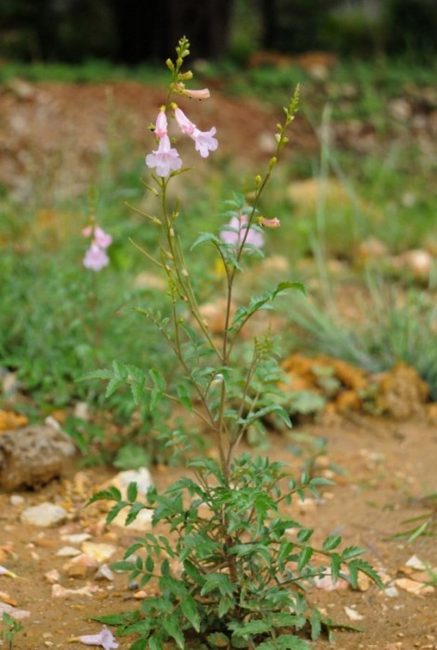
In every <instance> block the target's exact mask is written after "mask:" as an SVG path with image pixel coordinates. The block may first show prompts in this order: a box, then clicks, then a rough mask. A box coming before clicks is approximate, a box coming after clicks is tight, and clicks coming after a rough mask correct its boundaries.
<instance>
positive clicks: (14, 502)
mask: <svg viewBox="0 0 437 650" xmlns="http://www.w3.org/2000/svg"><path fill="white" fill-rule="evenodd" d="M9 502H10V504H11V506H21V505H23V503H24V497H22V496H20V495H19V494H12V495H11V497H10V498H9Z"/></svg>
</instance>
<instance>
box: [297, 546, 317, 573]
mask: <svg viewBox="0 0 437 650" xmlns="http://www.w3.org/2000/svg"><path fill="white" fill-rule="evenodd" d="M312 555H313V549H312V548H311V546H306V547H305V548H303V549H302V550H301V552H300V553H299V559H298V562H297V570H298V571H302V569H303V568H304V567H305V566H306V565H307V564H308V562H309V561H310V560H311V558H312Z"/></svg>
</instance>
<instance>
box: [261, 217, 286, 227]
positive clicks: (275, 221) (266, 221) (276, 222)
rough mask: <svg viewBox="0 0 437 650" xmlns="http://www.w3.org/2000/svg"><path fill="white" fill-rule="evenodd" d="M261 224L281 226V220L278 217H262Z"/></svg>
mask: <svg viewBox="0 0 437 650" xmlns="http://www.w3.org/2000/svg"><path fill="white" fill-rule="evenodd" d="M260 224H261V226H264V227H265V228H279V227H280V226H281V222H280V221H279V219H278V218H277V217H274V218H273V219H266V217H261V218H260Z"/></svg>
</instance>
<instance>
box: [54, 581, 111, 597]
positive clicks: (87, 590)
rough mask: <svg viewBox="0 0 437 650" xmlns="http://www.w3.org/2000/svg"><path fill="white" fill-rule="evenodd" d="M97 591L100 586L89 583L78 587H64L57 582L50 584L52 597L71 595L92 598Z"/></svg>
mask: <svg viewBox="0 0 437 650" xmlns="http://www.w3.org/2000/svg"><path fill="white" fill-rule="evenodd" d="M98 591H100V587H98V586H97V585H92V584H90V583H87V584H86V585H85V587H81V588H80V589H65V587H63V586H62V585H58V584H55V585H53V586H52V596H53V598H70V597H71V596H88V598H92V597H93V596H94V594H95V593H96V592H98Z"/></svg>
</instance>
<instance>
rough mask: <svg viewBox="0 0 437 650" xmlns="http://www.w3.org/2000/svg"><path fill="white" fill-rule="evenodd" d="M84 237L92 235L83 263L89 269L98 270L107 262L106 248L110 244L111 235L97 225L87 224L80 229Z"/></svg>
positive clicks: (106, 264)
mask: <svg viewBox="0 0 437 650" xmlns="http://www.w3.org/2000/svg"><path fill="white" fill-rule="evenodd" d="M82 235H83V236H84V237H92V239H91V244H90V247H89V248H88V250H87V251H86V253H85V256H84V258H83V265H84V267H85V268H86V269H90V270H91V271H100V270H101V269H103V268H104V267H105V266H108V264H109V257H108V255H107V253H106V250H107V248H108V247H109V246H110V245H111V244H112V237H111V235H108V233H106V232H105V231H104V230H103V229H102V228H100V227H99V226H87V227H86V228H84V229H83V230H82Z"/></svg>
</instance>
